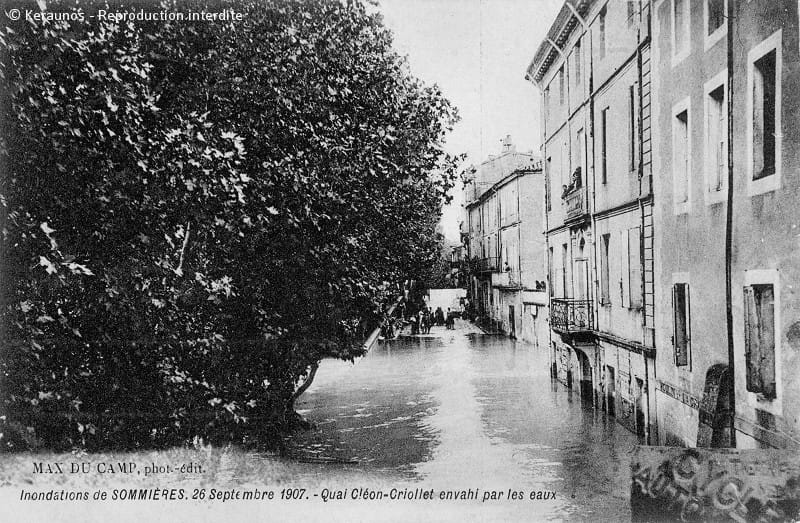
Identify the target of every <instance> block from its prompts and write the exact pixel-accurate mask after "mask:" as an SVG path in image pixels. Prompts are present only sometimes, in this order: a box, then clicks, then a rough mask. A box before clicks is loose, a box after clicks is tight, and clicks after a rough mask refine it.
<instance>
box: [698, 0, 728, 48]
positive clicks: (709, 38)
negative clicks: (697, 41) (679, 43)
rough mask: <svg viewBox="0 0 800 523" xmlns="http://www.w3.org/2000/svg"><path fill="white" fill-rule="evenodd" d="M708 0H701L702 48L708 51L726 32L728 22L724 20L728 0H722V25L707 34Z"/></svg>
mask: <svg viewBox="0 0 800 523" xmlns="http://www.w3.org/2000/svg"><path fill="white" fill-rule="evenodd" d="M709 1H710V0H703V50H704V51H708V50H709V49H711V48H712V47H714V45H715V44H716V43H717V42H719V41H720V40H721V39H722V38H723V37H724V36H725V35H726V34H728V24H727V22H726V20H725V18H727V16H728V0H722V3H723V6H722V18H723V20H722V25H720V26H719V27H717V28H716V29H715V30H714V32H713V33H711V34H708V15H709V12H710V10H709V8H708V3H709Z"/></svg>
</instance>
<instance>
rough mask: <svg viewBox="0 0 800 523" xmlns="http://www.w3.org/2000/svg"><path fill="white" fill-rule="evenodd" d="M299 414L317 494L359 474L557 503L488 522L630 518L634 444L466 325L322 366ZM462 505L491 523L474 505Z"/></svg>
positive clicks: (515, 353) (536, 361)
mask: <svg viewBox="0 0 800 523" xmlns="http://www.w3.org/2000/svg"><path fill="white" fill-rule="evenodd" d="M297 406H298V408H299V409H300V411H301V413H302V414H303V415H304V416H306V417H307V418H308V419H309V420H310V421H312V422H314V423H315V424H316V425H317V427H316V429H315V430H312V431H309V432H306V433H302V434H299V435H297V436H296V437H294V439H293V440H292V446H293V447H294V452H295V455H296V458H297V459H298V460H301V461H310V462H313V463H319V464H320V465H319V466H318V467H317V468H314V467H312V470H313V472H312V471H308V473H309V474H312V475H313V476H315V479H316V480H317V482H319V483H320V484H322V485H324V484H326V483H328V482H331V483H332V482H335V481H336V480H337V478H338V477H339V476H340V474H341V473H346V472H348V471H350V470H351V469H356V470H359V471H360V472H361V473H364V472H366V473H368V475H369V476H371V477H373V478H375V481H378V482H379V481H380V480H381V478H385V479H386V480H387V481H388V482H397V481H403V480H405V481H407V482H409V483H410V485H412V486H413V485H420V486H422V487H424V488H436V489H439V490H441V489H457V488H462V489H469V488H478V489H481V491H486V490H490V489H496V490H501V489H504V490H507V489H509V488H510V489H512V490H518V491H526V492H530V491H553V492H555V493H556V498H555V500H548V501H536V502H532V501H526V502H519V503H512V502H509V501H504V502H503V503H501V504H497V505H496V506H495V507H494V509H495V510H496V511H498V512H496V513H493V516H492V517H494V516H498V517H499V516H503V517H511V518H514V517H519V518H525V517H527V518H531V517H533V518H535V519H537V520H538V519H543V518H555V519H560V518H568V519H590V520H620V519H628V518H629V508H628V507H629V503H628V496H629V481H630V480H629V479H628V478H629V470H628V461H627V459H626V454H627V453H628V452H630V450H631V449H632V448H633V447H634V445H636V444H637V440H636V436H634V435H633V434H632V433H630V432H628V431H627V430H625V429H624V428H623V427H622V426H620V425H618V424H617V423H616V422H615V421H614V420H613V419H611V418H607V417H606V416H605V415H604V414H603V413H602V412H594V411H592V410H591V409H590V408H587V407H584V406H582V405H581V402H580V398H579V397H578V395H577V394H576V393H573V392H571V391H570V390H568V389H567V388H566V387H564V386H563V385H561V384H560V383H557V382H554V381H553V380H551V378H550V375H549V370H548V361H547V354H546V352H544V351H543V350H537V349H536V348H535V347H534V346H532V345H529V344H525V343H521V342H517V341H515V340H512V339H509V338H505V337H500V336H490V335H485V334H483V333H482V332H481V331H480V330H478V329H477V328H476V327H474V326H473V325H472V324H470V323H468V322H466V321H461V320H457V322H456V329H455V330H445V328H444V327H434V328H433V329H432V330H431V333H430V334H429V335H425V336H419V337H410V336H403V337H401V338H399V339H397V340H392V341H387V342H384V341H381V342H378V343H377V344H376V345H375V346H374V347H373V348H372V350H371V351H370V352H369V354H367V356H365V357H364V358H362V359H361V360H359V361H357V362H356V363H355V365H352V364H350V363H346V362H341V361H333V360H327V361H325V362H324V363H323V365H322V366H321V368H320V370H319V372H318V374H317V377H316V380H315V382H314V385H313V386H312V387H311V388H310V389H309V390H308V391H307V392H306V393H305V395H304V396H303V397H302V398H301V400H300V402H299V403H298V405H297ZM460 503H461V504H460V505H459V506H460V507H462V508H463V509H464V515H465V516H467V517H468V516H469V515H470V514H472V515H473V516H477V515H478V514H480V515H481V516H484V517H485V516H486V515H487V507H486V504H485V503H484V504H483V506H479V504H480V500H479V501H478V502H476V503H473V504H472V505H470V504H469V503H467V502H460ZM454 506H455V505H449V508H448V509H447V510H449V511H450V515H452V511H453V509H454ZM442 510H444V507H442ZM472 510H474V512H472ZM456 512H459V511H458V510H456Z"/></svg>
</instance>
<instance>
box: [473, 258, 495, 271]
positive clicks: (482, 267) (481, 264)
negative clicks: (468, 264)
mask: <svg viewBox="0 0 800 523" xmlns="http://www.w3.org/2000/svg"><path fill="white" fill-rule="evenodd" d="M478 270H479V271H481V272H497V271H498V270H499V269H498V263H497V256H493V257H489V258H483V259H480V260H478Z"/></svg>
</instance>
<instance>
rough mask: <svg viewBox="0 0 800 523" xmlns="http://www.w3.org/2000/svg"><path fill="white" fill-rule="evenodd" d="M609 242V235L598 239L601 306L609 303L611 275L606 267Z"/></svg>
mask: <svg viewBox="0 0 800 523" xmlns="http://www.w3.org/2000/svg"><path fill="white" fill-rule="evenodd" d="M610 242H611V235H610V234H604V235H603V236H601V239H600V303H601V304H603V305H606V304H610V303H611V292H610V291H609V289H610V285H609V283H610V280H611V273H610V271H609V267H608V248H609V243H610Z"/></svg>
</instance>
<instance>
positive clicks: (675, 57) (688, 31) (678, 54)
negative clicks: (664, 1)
mask: <svg viewBox="0 0 800 523" xmlns="http://www.w3.org/2000/svg"><path fill="white" fill-rule="evenodd" d="M676 1H682V2H685V5H686V16H685V17H684V18H685V20H686V22H685V23H684V26H685V28H684V34H685V37H686V45H685V47H684V48H683V49H681V50H680V51H678V48H677V45H676V42H677V38H676V37H677V36H678V33H677V32H676V26H675V2H676ZM669 7H670V10H669V17H670V20H671V34H670V42H671V44H672V50H671V57H672V58H671V62H672V67H675V66H676V65H678V64H679V63H680V62H682V61H683V60H684V59H685V58H686V57H688V56H689V53H690V52H691V50H692V26H691V18H692V17H691V12H692V2H691V0H670V3H669Z"/></svg>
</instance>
